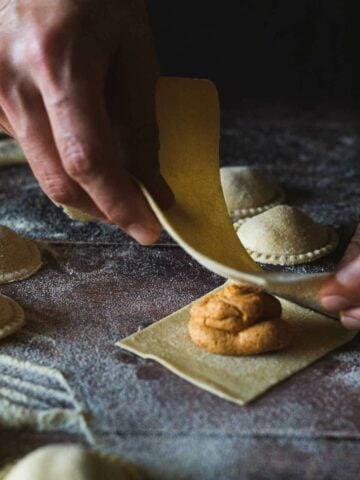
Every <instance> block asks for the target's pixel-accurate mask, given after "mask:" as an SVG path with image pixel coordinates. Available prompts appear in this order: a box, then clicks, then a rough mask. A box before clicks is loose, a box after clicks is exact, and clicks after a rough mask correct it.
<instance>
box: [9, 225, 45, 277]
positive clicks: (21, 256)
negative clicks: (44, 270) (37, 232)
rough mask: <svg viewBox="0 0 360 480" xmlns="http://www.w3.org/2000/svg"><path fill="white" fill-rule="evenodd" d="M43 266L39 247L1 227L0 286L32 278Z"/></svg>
mask: <svg viewBox="0 0 360 480" xmlns="http://www.w3.org/2000/svg"><path fill="white" fill-rule="evenodd" d="M41 266H42V261H41V253H40V250H39V249H38V247H37V245H36V244H35V243H34V242H32V241H31V240H29V239H28V238H25V237H22V236H21V235H19V234H18V233H16V232H14V231H13V230H11V229H10V228H8V227H5V226H4V225H0V284H3V283H11V282H16V281H17V280H23V279H25V278H28V277H30V276H31V275H33V274H34V273H35V272H37V271H38V270H39V268H40V267H41Z"/></svg>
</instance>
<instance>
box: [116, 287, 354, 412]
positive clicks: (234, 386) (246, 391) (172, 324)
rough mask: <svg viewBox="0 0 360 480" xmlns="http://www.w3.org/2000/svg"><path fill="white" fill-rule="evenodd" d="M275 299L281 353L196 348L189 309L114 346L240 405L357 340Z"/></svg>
mask: <svg viewBox="0 0 360 480" xmlns="http://www.w3.org/2000/svg"><path fill="white" fill-rule="evenodd" d="M221 288H223V287H221ZM279 300H280V302H281V305H282V308H283V314H282V318H283V319H285V320H286V321H287V322H288V323H289V324H290V325H291V328H292V330H293V342H292V344H291V345H290V347H288V348H287V349H286V350H283V351H280V352H275V353H267V354H262V355H256V356H252V357H235V356H223V355H216V354H213V353H208V352H206V351H205V350H203V349H201V348H199V347H197V346H196V345H194V343H193V342H192V340H191V338H190V335H189V333H188V327H187V324H188V320H189V315H190V307H191V305H187V306H186V307H184V308H182V309H181V310H178V311H177V312H175V313H173V314H171V315H169V316H168V317H166V318H164V319H163V320H160V321H159V322H156V323H154V324H153V325H151V326H149V327H147V328H145V329H144V330H142V331H140V332H137V333H135V334H133V335H131V336H130V337H128V338H125V339H124V340H121V341H120V342H118V343H117V345H118V346H119V347H121V348H123V349H125V350H127V351H130V352H132V353H135V354H136V355H139V356H140V357H142V358H149V359H152V360H155V361H157V362H159V363H161V364H162V365H164V366H165V367H166V368H168V369H169V370H171V371H172V372H174V373H176V375H178V376H179V377H182V378H184V379H185V380H187V381H188V382H190V383H192V384H194V385H196V386H197V387H200V388H202V389H204V390H207V391H209V392H210V393H212V394H214V395H217V396H218V397H221V398H225V399H226V400H230V401H232V402H235V403H237V404H239V405H244V404H246V403H248V402H250V401H252V400H254V399H255V398H256V397H258V396H259V395H261V394H263V393H264V392H266V391H267V390H269V389H270V388H272V387H273V386H274V385H276V384H277V383H279V382H281V381H282V380H285V379H286V378H288V377H290V376H291V375H293V374H294V373H296V372H298V371H300V370H302V369H303V368H305V367H307V366H308V365H310V364H311V363H313V362H314V361H315V360H317V359H319V358H321V357H322V356H324V355H326V354H327V353H328V352H330V351H331V350H334V349H335V348H337V347H339V346H341V345H343V344H345V343H347V342H349V341H350V340H351V339H352V338H354V337H355V335H356V332H351V331H348V330H346V329H345V328H344V327H343V326H342V325H341V324H340V322H338V321H337V320H333V319H332V318H330V317H327V316H326V315H322V314H320V313H316V312H313V311H311V310H308V309H306V308H304V307H301V306H300V305H296V304H294V303H291V302H289V301H287V300H284V299H279Z"/></svg>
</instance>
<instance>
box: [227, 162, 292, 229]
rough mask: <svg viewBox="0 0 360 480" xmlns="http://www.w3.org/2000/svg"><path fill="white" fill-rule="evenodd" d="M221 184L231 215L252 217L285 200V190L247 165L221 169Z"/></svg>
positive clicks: (237, 218) (240, 217)
mask: <svg viewBox="0 0 360 480" xmlns="http://www.w3.org/2000/svg"><path fill="white" fill-rule="evenodd" d="M220 175H221V185H222V188H223V192H224V197H225V201H226V205H227V207H228V210H229V213H230V215H231V216H232V217H233V218H234V219H235V220H240V219H244V218H246V217H252V216H254V215H257V214H259V213H261V212H264V211H265V210H268V209H269V208H271V207H274V206H275V205H277V204H279V203H281V202H282V201H283V200H284V192H283V191H282V189H281V188H280V187H279V186H278V185H277V184H276V183H274V182H271V181H269V180H268V179H267V178H265V177H264V176H263V175H262V174H261V173H260V172H258V171H257V170H256V169H254V168H251V167H247V166H240V167H239V166H237V167H223V168H221V169H220Z"/></svg>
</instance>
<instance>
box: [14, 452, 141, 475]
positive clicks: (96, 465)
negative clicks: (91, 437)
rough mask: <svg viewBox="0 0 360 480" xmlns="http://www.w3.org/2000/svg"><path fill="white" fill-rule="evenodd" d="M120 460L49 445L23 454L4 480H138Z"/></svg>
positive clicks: (135, 471)
mask: <svg viewBox="0 0 360 480" xmlns="http://www.w3.org/2000/svg"><path fill="white" fill-rule="evenodd" d="M141 478H142V476H141V475H140V473H139V472H138V471H137V470H136V469H135V468H134V467H133V466H131V465H128V464H126V463H125V462H123V461H121V460H120V459H118V458H116V457H114V456H112V455H108V454H103V453H101V452H97V451H94V450H86V449H85V448H83V447H80V446H78V445H72V444H68V445H66V444H65V445H64V444H61V445H60V444H59V445H50V446H46V447H42V448H39V449H37V450H35V451H34V452H32V453H30V454H29V455H26V456H25V457H24V458H23V459H22V460H20V461H19V462H18V463H17V464H16V465H15V466H14V467H13V468H12V469H11V470H10V473H8V474H7V476H6V477H5V480H25V479H26V480H140V479H141Z"/></svg>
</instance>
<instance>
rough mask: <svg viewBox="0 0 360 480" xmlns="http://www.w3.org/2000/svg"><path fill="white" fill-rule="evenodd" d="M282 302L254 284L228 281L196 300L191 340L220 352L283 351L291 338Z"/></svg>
mask: <svg viewBox="0 0 360 480" xmlns="http://www.w3.org/2000/svg"><path fill="white" fill-rule="evenodd" d="M281 311H282V309H281V304H280V302H279V300H277V299H276V298H275V297H272V296H271V295H269V294H268V293H266V292H264V291H262V290H260V289H259V288H257V287H253V286H251V285H246V284H242V285H234V284H229V285H227V286H226V287H225V288H224V289H223V290H220V291H219V292H216V293H213V294H211V295H208V296H207V297H205V298H202V299H200V300H198V301H197V302H195V303H194V304H193V305H192V307H191V308H190V319H189V323H188V330H189V334H190V337H191V339H192V341H193V342H194V343H195V344H196V345H197V346H198V347H201V348H204V349H205V350H207V351H208V352H212V353H218V354H221V355H256V354H259V353H265V352H270V351H274V350H281V349H283V348H285V347H287V346H288V345H289V343H290V340H291V331H290V328H289V325H288V324H287V322H286V321H284V320H280V317H281Z"/></svg>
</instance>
